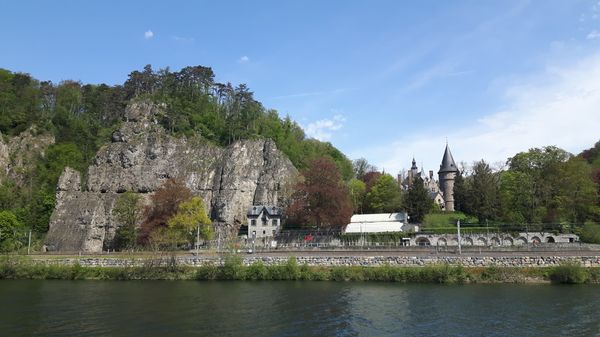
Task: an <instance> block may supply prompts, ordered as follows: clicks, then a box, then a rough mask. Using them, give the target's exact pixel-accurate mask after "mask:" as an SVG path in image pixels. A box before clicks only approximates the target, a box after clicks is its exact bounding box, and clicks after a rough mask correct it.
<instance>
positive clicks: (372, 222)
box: [344, 213, 419, 233]
mask: <svg viewBox="0 0 600 337" xmlns="http://www.w3.org/2000/svg"><path fill="white" fill-rule="evenodd" d="M408 231H414V232H418V231H419V226H415V225H410V224H408V214H406V213H379V214H355V215H353V216H352V218H350V223H349V224H348V225H346V229H344V233H386V232H408Z"/></svg>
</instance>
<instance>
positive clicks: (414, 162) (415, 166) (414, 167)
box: [410, 157, 419, 170]
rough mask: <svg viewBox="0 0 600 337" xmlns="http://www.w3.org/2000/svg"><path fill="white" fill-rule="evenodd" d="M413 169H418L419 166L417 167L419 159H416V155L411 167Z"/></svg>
mask: <svg viewBox="0 0 600 337" xmlns="http://www.w3.org/2000/svg"><path fill="white" fill-rule="evenodd" d="M410 169H411V170H418V169H419V168H418V167H417V161H416V160H415V157H413V161H412V166H411V168H410Z"/></svg>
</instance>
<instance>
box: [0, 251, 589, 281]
mask: <svg viewBox="0 0 600 337" xmlns="http://www.w3.org/2000/svg"><path fill="white" fill-rule="evenodd" d="M2 279H38V280H42V279H43V280H200V281H211V280H251V281H261V280H274V281H276V280H306V281H375V282H400V283H438V284H463V283H521V282H527V281H538V282H539V281H552V282H554V283H600V268H583V267H582V266H580V265H575V264H563V265H561V266H558V267H553V268H507V267H494V266H491V267H484V268H464V267H462V266H452V265H447V264H446V265H430V266H424V267H397V266H390V265H384V266H377V267H366V266H364V267H363V266H335V267H319V266H314V267H313V266H308V265H305V264H304V265H298V262H297V261H296V259H295V258H293V257H291V258H290V259H289V260H288V261H287V262H286V263H285V264H282V265H275V266H267V265H265V264H264V263H263V262H262V261H257V262H255V263H253V264H252V265H250V266H244V265H243V261H242V259H241V258H240V257H239V256H229V257H227V258H226V259H225V261H224V263H223V265H212V264H207V265H203V266H200V267H190V266H179V265H170V264H153V263H150V264H146V265H143V266H138V267H83V266H80V265H79V264H75V265H58V264H57V265H48V264H36V263H33V262H32V261H30V260H27V259H15V258H3V259H1V260H0V280H2Z"/></svg>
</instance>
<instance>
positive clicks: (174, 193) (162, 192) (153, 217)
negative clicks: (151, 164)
mask: <svg viewBox="0 0 600 337" xmlns="http://www.w3.org/2000/svg"><path fill="white" fill-rule="evenodd" d="M191 198H192V191H190V189H189V188H187V187H186V186H185V184H184V183H183V182H182V181H180V180H176V179H168V180H166V181H165V182H164V183H163V184H162V186H161V187H160V188H159V189H157V190H156V191H155V192H154V194H153V195H152V197H150V199H151V201H152V203H151V204H150V205H148V206H146V208H145V209H144V222H142V226H141V228H140V235H139V241H140V243H143V244H145V243H147V242H148V238H149V236H150V234H152V232H153V231H155V230H156V229H157V228H161V227H167V221H169V219H170V218H171V217H172V216H173V215H174V214H175V213H177V207H178V206H179V204H180V203H181V202H183V201H186V200H189V199H191Z"/></svg>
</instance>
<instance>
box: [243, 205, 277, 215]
mask: <svg viewBox="0 0 600 337" xmlns="http://www.w3.org/2000/svg"><path fill="white" fill-rule="evenodd" d="M263 209H264V210H265V212H266V213H267V214H269V215H281V208H280V207H277V206H263V205H253V206H250V207H248V212H247V215H248V216H258V215H260V213H261V212H262V211H263Z"/></svg>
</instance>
